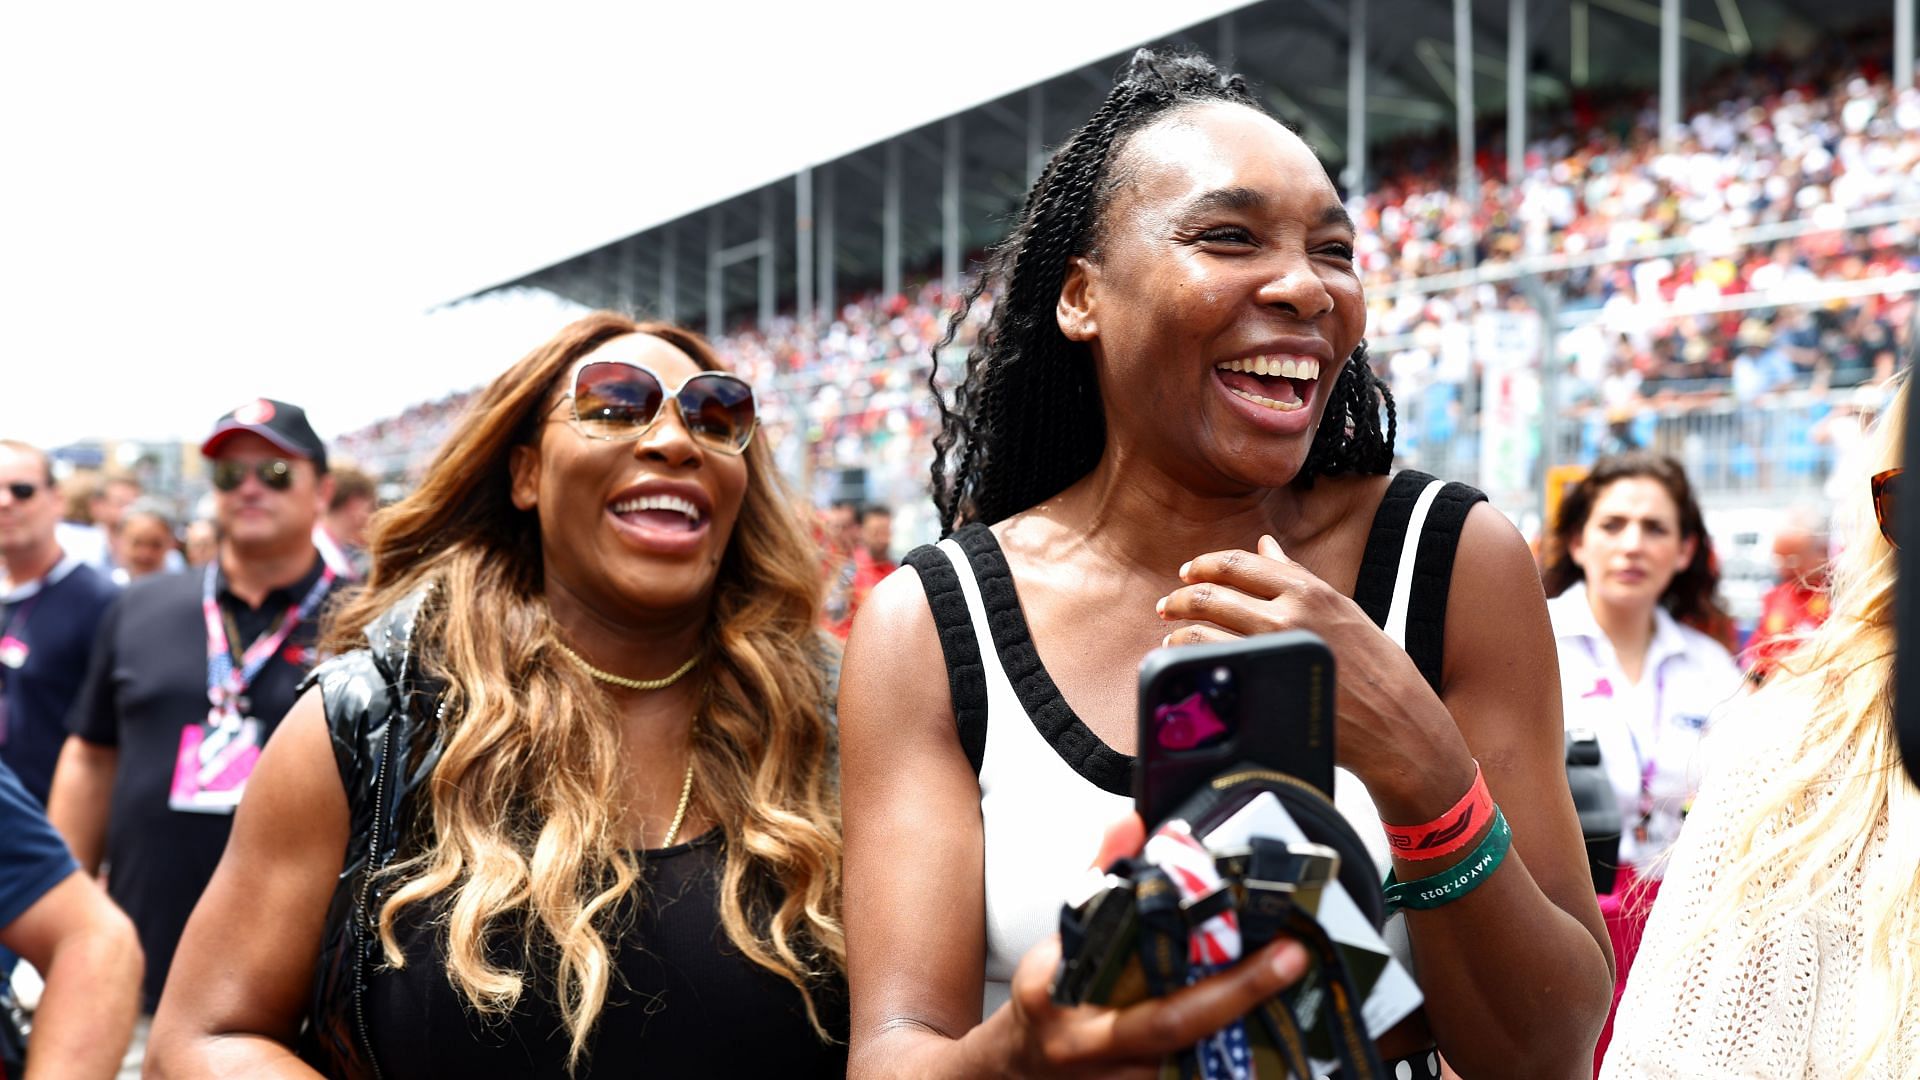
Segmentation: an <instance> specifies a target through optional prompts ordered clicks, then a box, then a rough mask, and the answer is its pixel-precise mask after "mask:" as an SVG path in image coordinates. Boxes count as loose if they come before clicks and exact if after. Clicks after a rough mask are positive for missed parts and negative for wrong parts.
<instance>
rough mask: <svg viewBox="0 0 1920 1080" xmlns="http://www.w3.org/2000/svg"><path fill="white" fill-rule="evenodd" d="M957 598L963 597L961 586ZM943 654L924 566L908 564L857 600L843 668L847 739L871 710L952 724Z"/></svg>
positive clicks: (892, 720) (874, 714)
mask: <svg viewBox="0 0 1920 1080" xmlns="http://www.w3.org/2000/svg"><path fill="white" fill-rule="evenodd" d="M954 600H955V601H956V602H958V601H959V595H958V593H957V592H956V593H954ZM945 671H946V654H945V651H944V649H943V647H942V645H941V642H940V631H939V629H938V625H937V624H936V623H935V621H934V617H933V610H932V608H931V607H930V606H929V600H928V597H927V590H926V586H925V584H924V583H923V581H922V579H921V577H920V572H919V571H918V570H917V569H915V568H914V567H913V566H912V565H911V564H903V565H902V566H901V567H900V569H899V570H897V571H895V572H894V573H892V574H889V575H888V576H887V578H886V580H884V581H882V582H881V583H880V584H879V585H876V586H875V587H874V590H873V592H872V593H871V594H869V595H868V597H867V599H866V601H865V602H864V603H862V604H861V605H860V611H859V613H858V614H857V615H856V616H855V617H854V620H853V632H852V633H851V634H850V635H848V637H847V647H846V653H845V658H844V660H843V661H842V666H841V670H840V720H841V733H842V738H843V739H851V740H857V739H858V738H859V737H860V735H861V734H862V733H861V731H860V730H859V729H860V728H861V726H862V722H863V721H865V720H867V719H868V718H872V719H874V720H879V719H880V718H881V717H882V716H884V717H885V718H886V719H885V723H886V724H887V726H889V727H894V726H895V725H897V724H899V723H901V722H907V723H913V724H921V723H925V724H930V725H939V724H944V728H945V730H946V731H947V732H952V730H953V703H952V699H951V696H950V695H949V694H948V691H947V679H946V677H945V674H944V673H945Z"/></svg>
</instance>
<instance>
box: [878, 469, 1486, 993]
mask: <svg viewBox="0 0 1920 1080" xmlns="http://www.w3.org/2000/svg"><path fill="white" fill-rule="evenodd" d="M1443 490H1445V492H1446V493H1447V494H1448V495H1452V496H1454V497H1453V498H1452V499H1451V500H1450V501H1449V502H1450V505H1449V506H1448V508H1447V509H1446V511H1445V513H1444V514H1443V516H1444V517H1445V518H1446V521H1445V522H1444V525H1445V527H1446V528H1447V530H1448V531H1450V533H1451V535H1449V536H1447V537H1446V540H1447V542H1446V543H1445V544H1444V545H1438V546H1439V547H1444V549H1445V552H1444V554H1445V560H1444V561H1445V563H1446V566H1445V573H1444V574H1442V575H1441V582H1442V584H1441V585H1440V592H1439V596H1438V599H1439V608H1440V611H1439V616H1440V617H1439V618H1434V617H1432V614H1431V613H1430V612H1429V613H1428V617H1427V618H1426V619H1425V620H1424V621H1423V620H1421V619H1419V618H1417V617H1416V618H1414V619H1413V622H1414V624H1415V628H1416V632H1417V630H1418V628H1419V627H1420V626H1421V625H1425V626H1427V627H1429V628H1432V627H1433V626H1435V625H1437V624H1439V623H1442V622H1443V621H1444V614H1445V579H1446V577H1447V576H1449V575H1450V573H1451V568H1452V555H1453V541H1456V540H1457V538H1458V535H1459V526H1460V523H1461V521H1463V520H1464V518H1465V516H1466V511H1467V510H1468V509H1471V506H1472V503H1473V502H1475V501H1478V499H1479V498H1481V497H1482V496H1480V494H1479V493H1478V492H1476V491H1473V490H1472V489H1471V488H1466V487H1464V486H1462V485H1457V484H1456V485H1443V484H1442V482H1441V481H1438V480H1434V479H1432V478H1431V477H1427V476H1424V475H1422V474H1419V473H1411V472H1408V473H1402V474H1400V475H1399V476H1398V477H1396V479H1395V484H1394V485H1393V487H1391V488H1390V489H1389V494H1388V497H1387V499H1386V500H1383V501H1382V503H1381V510H1380V512H1379V514H1378V515H1376V518H1375V522H1374V528H1373V534H1372V535H1371V536H1370V537H1369V541H1368V551H1367V558H1366V560H1365V561H1364V562H1363V564H1362V568H1361V575H1360V583H1359V586H1358V587H1357V588H1356V590H1355V593H1356V599H1357V600H1360V601H1361V604H1362V606H1363V607H1368V608H1369V612H1370V613H1373V607H1375V606H1384V607H1385V608H1386V610H1385V611H1384V612H1383V613H1378V614H1374V618H1375V619H1376V621H1377V622H1381V623H1382V625H1383V627H1384V629H1385V630H1386V631H1387V633H1388V634H1389V635H1390V636H1392V637H1393V639H1394V641H1395V642H1396V643H1398V644H1400V645H1401V646H1402V647H1405V646H1406V641H1407V635H1408V629H1409V618H1410V612H1413V611H1419V610H1421V607H1422V605H1421V599H1422V597H1421V592H1422V590H1421V589H1420V588H1417V587H1416V584H1415V576H1416V575H1415V571H1416V565H1415V564H1416V562H1417V561H1425V560H1426V558H1427V556H1428V555H1429V554H1431V552H1429V551H1428V550H1427V548H1428V545H1426V544H1423V543H1421V541H1422V539H1423V536H1428V537H1431V536H1432V533H1433V532H1434V531H1436V530H1428V529H1426V527H1425V526H1426V525H1427V522H1428V519H1429V516H1430V514H1431V513H1432V507H1433V504H1434V502H1435V499H1436V497H1437V496H1439V495H1441V494H1442V492H1443ZM1456 490H1457V492H1458V493H1459V494H1458V495H1454V492H1455V491H1456ZM1451 504H1457V505H1451ZM1376 549H1377V550H1376ZM1416 555H1417V556H1418V559H1416ZM907 561H908V562H909V563H911V564H912V565H913V566H914V568H915V569H916V570H917V571H918V572H919V574H920V578H921V583H922V585H923V586H925V588H926V590H927V598H928V604H929V606H930V607H931V608H932V610H933V614H934V621H935V623H936V626H937V627H938V629H939V631H940V637H941V647H942V650H943V651H944V653H945V657H946V661H947V675H948V685H949V690H950V693H951V694H952V699H953V707H954V717H955V722H956V724H957V725H958V728H959V733H960V741H961V745H962V747H963V749H965V750H966V752H967V755H968V758H969V759H970V760H971V761H972V763H973V765H974V766H975V769H976V771H977V773H978V775H979V778H980V822H981V829H982V836H983V841H984V852H985V858H984V866H983V873H984V875H985V878H984V884H985V897H986V947H987V953H986V986H985V990H984V993H983V995H982V1012H981V1015H982V1016H983V1017H984V1016H985V1015H987V1014H989V1013H991V1012H993V1010H994V1009H996V1008H998V1007H999V1006H1000V1003H1001V1002H1004V1001H1006V1000H1007V996H1008V985H1009V983H1010V982H1011V980H1012V978H1013V972H1014V969H1015V968H1016V967H1017V966H1018V965H1019V963H1020V958H1021V957H1022V956H1024V955H1025V954H1026V952H1027V950H1029V949H1031V948H1032V947H1033V946H1034V945H1035V944H1037V943H1038V942H1039V941H1041V940H1042V939H1043V938H1045V937H1046V936H1047V935H1048V934H1051V933H1053V932H1055V931H1056V930H1058V929H1059V923H1060V906H1061V904H1062V903H1063V902H1064V901H1065V900H1067V899H1068V898H1069V897H1071V896H1073V895H1075V894H1076V893H1079V892H1084V891H1086V890H1085V889H1084V887H1083V884H1084V883H1085V882H1086V881H1087V879H1088V877H1089V874H1090V872H1091V870H1092V864H1093V859H1094V856H1095V855H1096V854H1097V853H1098V848H1099V844H1100V838H1101V836H1102V834H1103V833H1104V832H1105V830H1106V828H1107V827H1108V826H1109V825H1112V824H1113V823H1114V822H1116V821H1119V820H1121V819H1122V818H1124V817H1126V816H1127V815H1128V814H1130V813H1132V812H1133V799H1132V795H1131V772H1132V767H1133V759H1132V758H1131V757H1130V756H1128V755H1125V754H1121V753H1119V752H1117V751H1115V750H1114V749H1112V748H1111V747H1109V746H1107V745H1106V744H1105V743H1104V742H1102V741H1101V740H1100V738H1099V736H1097V735H1095V734H1094V733H1093V731H1092V730H1091V729H1089V728H1088V727H1087V726H1086V725H1085V724H1084V723H1083V722H1082V721H1081V720H1080V719H1079V717H1078V716H1076V715H1074V713H1073V710H1072V708H1071V707H1069V706H1068V705H1067V703H1066V700H1065V699H1064V698H1063V697H1062V696H1061V694H1060V691H1059V688H1058V687H1057V686H1055V685H1054V682H1053V679H1052V677H1051V676H1050V675H1048V673H1047V671H1046V668H1045V667H1044V666H1042V665H1041V663H1040V658H1039V654H1038V652H1037V651H1036V650H1035V648H1034V645H1033V638H1032V635H1031V632H1030V631H1029V629H1028V627H1027V622H1026V617H1025V615H1024V614H1023V613H1022V611H1021V609H1020V601H1019V596H1018V594H1017V593H1016V592H1015V590H1014V585H1013V578H1012V575H1011V573H1010V572H1009V571H1008V569H1007V563H1006V558H1005V556H1004V555H1003V554H1002V553H1001V551H1000V547H999V544H998V542H997V541H996V540H995V539H994V537H993V534H992V533H991V532H990V531H989V530H988V529H987V528H986V527H985V526H983V525H973V526H968V527H966V528H963V529H961V530H959V531H958V532H956V533H955V534H954V535H953V536H951V537H949V538H947V539H945V540H942V541H941V542H940V543H939V544H937V545H934V546H933V547H930V548H922V549H919V550H918V551H916V552H914V553H913V554H912V555H909V556H908V559H907ZM1421 569H1425V567H1422V568H1421ZM1370 597H1372V598H1374V599H1380V600H1384V601H1385V603H1384V604H1377V605H1369V603H1368V600H1369V598H1370ZM1382 614H1384V616H1385V617H1384V618H1382ZM1435 652H1436V657H1435V659H1434V660H1433V662H1432V667H1433V671H1432V673H1430V674H1429V679H1430V680H1431V681H1437V673H1438V658H1437V652H1438V649H1437V641H1436V648H1435ZM1416 659H1420V657H1419V656H1417V655H1416ZM1422 666H1423V671H1424V670H1426V667H1427V665H1426V664H1424V663H1423V665H1422ZM1334 802H1335V804H1336V805H1337V806H1339V808H1340V810H1341V812H1342V814H1343V815H1344V816H1345V817H1346V818H1347V820H1348V821H1349V822H1350V823H1351V824H1352V825H1353V826H1354V829H1355V831H1356V832H1357V833H1358V834H1359V836H1360V838H1361V840H1362V841H1363V842H1365V844H1366V845H1367V849H1368V853H1369V854H1370V855H1372V856H1373V859H1374V862H1375V864H1376V865H1377V866H1379V867H1383V868H1384V867H1386V866H1387V865H1388V847H1387V836H1386V831H1385V830H1384V829H1383V828H1382V827H1381V825H1380V818H1379V814H1378V813H1377V812H1376V811H1375V809H1374V805H1373V800H1372V799H1371V798H1369V797H1368V795H1367V791H1366V788H1365V787H1364V786H1362V785H1361V783H1360V782H1359V780H1358V779H1357V778H1356V777H1354V775H1353V774H1352V773H1350V772H1348V771H1347V770H1345V769H1339V770H1336V772H1335V779H1334ZM1384 872H1385V871H1384V869H1383V870H1382V873H1384ZM1402 922H1403V920H1402V919H1400V918H1398V917H1396V918H1395V919H1393V920H1391V921H1390V923H1389V926H1388V931H1387V934H1386V937H1387V940H1388V943H1389V944H1390V945H1393V946H1394V947H1395V951H1396V953H1398V954H1399V955H1400V959H1401V962H1402V963H1403V964H1405V965H1407V968H1408V970H1409V971H1411V970H1412V959H1411V955H1410V949H1408V948H1407V945H1406V936H1405V931H1404V928H1403V927H1402V926H1399V925H1396V924H1399V923H1402Z"/></svg>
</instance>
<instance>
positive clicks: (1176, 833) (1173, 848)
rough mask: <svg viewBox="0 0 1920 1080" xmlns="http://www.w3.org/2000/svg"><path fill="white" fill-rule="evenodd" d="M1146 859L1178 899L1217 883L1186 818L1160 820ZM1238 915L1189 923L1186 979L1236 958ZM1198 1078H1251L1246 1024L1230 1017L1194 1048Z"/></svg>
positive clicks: (1202, 975)
mask: <svg viewBox="0 0 1920 1080" xmlns="http://www.w3.org/2000/svg"><path fill="white" fill-rule="evenodd" d="M1145 854H1146V857H1147V861H1148V862H1151V863H1153V864H1154V865H1155V866H1157V867H1159V868H1160V869H1161V870H1163V871H1165V872H1166V875H1167V876H1168V877H1169V878H1172V879H1173V882H1174V885H1175V886H1176V887H1178V888H1179V890H1180V899H1182V900H1192V899H1194V898H1195V897H1200V896H1205V895H1207V894H1208V893H1210V892H1212V891H1214V890H1215V889H1218V888H1219V887H1220V886H1221V884H1222V882H1221V879H1220V872H1219V870H1218V869H1216V868H1215V867H1214V864H1213V854H1212V853H1211V852H1209V851H1208V850H1207V849H1206V846H1205V845H1203V844H1202V843H1200V841H1198V840H1196V839H1194V837H1193V833H1192V832H1190V831H1188V829H1187V825H1186V822H1184V821H1177V820H1176V821H1171V822H1168V823H1167V824H1165V825H1162V826H1161V827H1160V828H1159V830H1158V831H1156V832H1155V833H1154V834H1153V837H1152V838H1151V839H1149V840H1148V841H1147V847H1146V852H1145ZM1240 948H1241V942H1240V919H1239V916H1238V915H1237V914H1236V913H1235V912H1234V910H1233V909H1232V908H1231V907H1229V908H1227V909H1226V910H1224V911H1222V912H1221V913H1220V914H1218V915H1215V916H1214V917H1212V918H1210V919H1208V920H1207V921H1205V922H1203V923H1201V924H1200V925H1199V926H1196V927H1194V928H1193V932H1192V933H1191V934H1190V935H1189V936H1188V938H1187V953H1188V981H1189V982H1190V983H1191V982H1197V981H1199V980H1201V979H1204V978H1206V977H1207V976H1209V975H1212V974H1214V973H1215V972H1218V971H1220V970H1222V969H1224V968H1227V967H1230V966H1231V965H1232V964H1233V962H1234V961H1236V960H1238V959H1240ZM1195 1050H1196V1051H1197V1056H1198V1058H1199V1064H1200V1075H1201V1077H1202V1078H1203V1080H1254V1072H1253V1054H1252V1051H1251V1049H1250V1048H1249V1047H1248V1045H1247V1028H1246V1025H1245V1024H1244V1023H1242V1022H1241V1021H1238V1020H1236V1021H1234V1022H1233V1023H1231V1024H1228V1025H1227V1026H1226V1027H1224V1028H1221V1029H1220V1030H1219V1031H1218V1032H1216V1033H1215V1034H1213V1035H1212V1036H1210V1037H1209V1038H1206V1039H1204V1040H1202V1041H1201V1042H1200V1045H1199V1046H1197V1047H1195Z"/></svg>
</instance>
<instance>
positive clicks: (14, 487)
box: [6, 480, 46, 503]
mask: <svg viewBox="0 0 1920 1080" xmlns="http://www.w3.org/2000/svg"><path fill="white" fill-rule="evenodd" d="M21 488H26V489H27V493H26V494H25V495H22V494H20V489H21ZM45 488H46V485H45V484H35V483H30V482H28V481H26V480H16V481H14V482H12V483H10V484H7V485H6V489H7V494H9V495H11V496H13V501H14V502H17V503H23V502H26V501H27V500H29V499H31V498H33V497H34V496H35V495H38V494H40V492H41V491H42V490H44V489H45Z"/></svg>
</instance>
